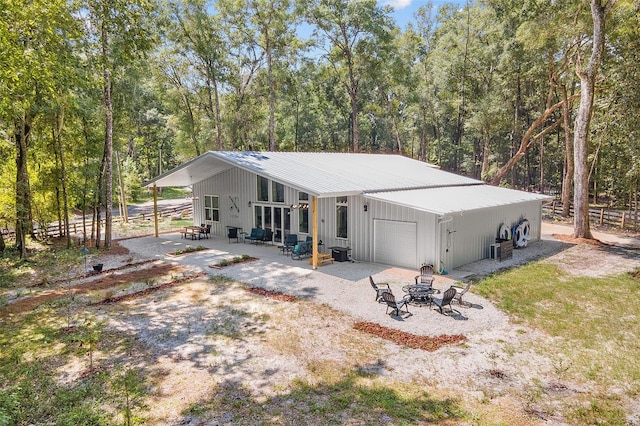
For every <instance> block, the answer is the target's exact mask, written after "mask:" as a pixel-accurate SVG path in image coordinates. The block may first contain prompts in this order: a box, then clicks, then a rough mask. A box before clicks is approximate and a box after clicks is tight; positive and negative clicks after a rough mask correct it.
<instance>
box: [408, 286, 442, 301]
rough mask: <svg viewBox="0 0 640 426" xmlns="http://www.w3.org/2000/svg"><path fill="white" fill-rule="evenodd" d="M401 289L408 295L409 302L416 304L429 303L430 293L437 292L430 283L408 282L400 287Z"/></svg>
mask: <svg viewBox="0 0 640 426" xmlns="http://www.w3.org/2000/svg"><path fill="white" fill-rule="evenodd" d="M402 291H404V292H405V293H407V294H408V295H409V298H410V300H411V302H410V303H412V304H416V305H426V304H431V295H433V294H434V293H436V292H437V290H435V289H434V288H433V287H431V286H430V285H425V284H410V285H406V286H404V287H402Z"/></svg>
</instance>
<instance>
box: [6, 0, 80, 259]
mask: <svg viewBox="0 0 640 426" xmlns="http://www.w3.org/2000/svg"><path fill="white" fill-rule="evenodd" d="M2 9H3V19H2V20H0V43H1V45H0V50H2V52H3V55H2V57H3V58H2V59H1V60H0V61H1V62H2V64H1V66H0V81H2V84H0V121H1V122H2V123H3V125H5V126H6V128H7V130H8V133H9V134H10V135H11V139H12V141H13V143H14V146H15V150H16V151H15V152H16V157H15V158H16V180H15V207H16V213H15V219H16V244H17V246H18V248H19V251H20V256H21V257H23V258H24V257H26V255H27V251H26V250H27V248H26V236H27V235H28V234H32V233H33V223H32V198H31V185H30V176H29V166H28V159H29V150H30V144H31V138H32V127H33V125H34V120H36V118H37V117H38V116H39V115H41V114H42V113H43V111H44V110H45V108H46V107H47V106H52V105H53V104H55V102H56V99H57V96H58V93H57V90H56V81H57V80H58V79H60V78H64V76H65V75H67V74H68V73H69V72H70V70H69V67H68V66H67V63H68V62H69V61H68V59H69V52H70V50H71V41H72V40H73V39H74V38H75V37H76V35H75V34H74V32H75V31H76V29H77V27H76V21H75V19H74V18H73V16H72V14H73V10H72V9H71V8H70V7H69V6H68V4H67V2H64V1H50V0H47V1H43V0H36V1H33V2H28V3H24V2H19V1H5V2H3V6H2ZM64 90H68V87H67V88H65V89H64Z"/></svg>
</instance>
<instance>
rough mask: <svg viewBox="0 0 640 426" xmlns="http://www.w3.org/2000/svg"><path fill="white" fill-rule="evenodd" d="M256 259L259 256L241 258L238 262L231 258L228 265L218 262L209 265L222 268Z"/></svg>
mask: <svg viewBox="0 0 640 426" xmlns="http://www.w3.org/2000/svg"><path fill="white" fill-rule="evenodd" d="M256 260H258V258H257V257H247V258H246V259H240V260H238V261H237V262H236V261H233V260H229V261H228V262H227V264H226V265H221V264H219V263H216V264H215V265H209V268H214V269H222V268H225V267H227V266H234V265H239V264H241V263H247V262H253V261H256Z"/></svg>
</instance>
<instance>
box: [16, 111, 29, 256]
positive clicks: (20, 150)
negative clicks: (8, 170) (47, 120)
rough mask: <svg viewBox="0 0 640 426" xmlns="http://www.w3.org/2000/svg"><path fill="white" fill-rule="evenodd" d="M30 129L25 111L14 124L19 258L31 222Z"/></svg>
mask: <svg viewBox="0 0 640 426" xmlns="http://www.w3.org/2000/svg"><path fill="white" fill-rule="evenodd" d="M30 131H31V126H30V119H29V116H28V114H27V113H24V115H23V116H22V117H21V119H20V120H19V121H18V122H17V123H16V124H15V132H14V138H15V144H16V246H17V247H18V251H19V253H20V258H21V259H24V258H26V257H27V246H26V242H27V239H26V236H27V235H28V234H30V233H31V232H32V229H33V226H32V222H31V188H30V183H29V171H28V169H27V148H28V146H29V134H30Z"/></svg>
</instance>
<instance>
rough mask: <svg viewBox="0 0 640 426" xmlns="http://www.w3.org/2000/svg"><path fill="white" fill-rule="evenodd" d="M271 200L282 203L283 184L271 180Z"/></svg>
mask: <svg viewBox="0 0 640 426" xmlns="http://www.w3.org/2000/svg"><path fill="white" fill-rule="evenodd" d="M271 191H272V192H271V201H273V202H274V203H284V185H283V184H281V183H278V182H271Z"/></svg>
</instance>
